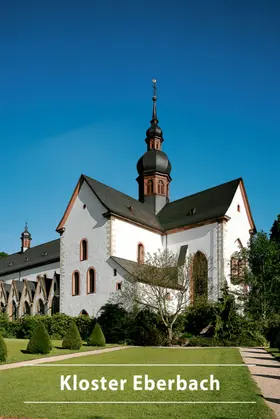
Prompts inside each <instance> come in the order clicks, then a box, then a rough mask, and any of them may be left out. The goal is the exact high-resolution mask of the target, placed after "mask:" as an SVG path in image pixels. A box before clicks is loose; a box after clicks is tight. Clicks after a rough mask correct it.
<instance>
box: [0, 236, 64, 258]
mask: <svg viewBox="0 0 280 419" xmlns="http://www.w3.org/2000/svg"><path fill="white" fill-rule="evenodd" d="M58 240H60V238H58V239H54V240H50V241H48V242H45V243H41V244H37V245H36V246H32V247H30V248H29V249H27V250H26V251H25V252H27V251H28V250H33V249H37V247H40V246H44V245H46V244H49V243H53V242H55V241H58ZM25 252H15V253H11V254H9V255H7V256H5V257H3V258H1V260H5V259H7V258H9V257H11V256H15V255H23V254H24V253H25Z"/></svg>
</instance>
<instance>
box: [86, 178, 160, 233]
mask: <svg viewBox="0 0 280 419" xmlns="http://www.w3.org/2000/svg"><path fill="white" fill-rule="evenodd" d="M83 177H84V179H85V180H86V182H87V183H88V185H89V186H90V188H91V189H92V191H93V192H94V193H95V195H96V196H97V197H98V198H99V200H100V201H101V203H102V204H103V205H104V206H105V207H106V208H107V210H108V211H109V212H111V213H113V214H116V215H120V216H121V217H124V218H127V219H129V220H131V221H135V222H136V223H139V224H142V225H144V226H147V227H151V228H153V229H156V230H161V231H162V230H163V228H162V226H161V225H160V222H159V220H158V218H157V216H156V215H155V214H153V213H152V211H151V209H150V207H149V206H148V205H147V204H143V203H142V202H139V201H137V200H136V199H134V198H131V197H130V196H128V195H125V194H123V193H122V192H119V191H117V190H116V189H113V188H110V187H109V186H107V185H104V184H103V183H101V182H98V181H97V180H95V179H91V178H90V177H88V176H84V175H83Z"/></svg>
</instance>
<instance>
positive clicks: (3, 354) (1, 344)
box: [0, 333, 7, 362]
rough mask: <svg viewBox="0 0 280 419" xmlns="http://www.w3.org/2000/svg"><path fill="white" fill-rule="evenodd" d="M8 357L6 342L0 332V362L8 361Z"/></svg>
mask: <svg viewBox="0 0 280 419" xmlns="http://www.w3.org/2000/svg"><path fill="white" fill-rule="evenodd" d="M6 358H7V347H6V343H5V341H4V339H3V337H2V335H1V333H0V362H4V361H6Z"/></svg>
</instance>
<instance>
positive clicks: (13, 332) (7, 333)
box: [0, 313, 19, 338]
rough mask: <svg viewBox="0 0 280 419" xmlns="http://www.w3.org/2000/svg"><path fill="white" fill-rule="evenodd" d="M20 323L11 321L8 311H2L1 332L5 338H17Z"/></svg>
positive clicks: (0, 318)
mask: <svg viewBox="0 0 280 419" xmlns="http://www.w3.org/2000/svg"><path fill="white" fill-rule="evenodd" d="M18 330H19V325H18V324H17V323H16V322H10V321H9V317H8V314H7V313H0V333H1V334H2V336H3V337H4V338H16V337H17V333H18Z"/></svg>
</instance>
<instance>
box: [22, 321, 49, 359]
mask: <svg viewBox="0 0 280 419" xmlns="http://www.w3.org/2000/svg"><path fill="white" fill-rule="evenodd" d="M51 349H52V343H51V340H50V337H49V334H48V332H47V329H46V328H45V325H44V323H43V322H41V321H39V322H38V324H37V326H36V328H35V329H34V331H33V333H32V336H31V338H30V340H29V342H28V345H27V352H29V353H31V354H48V353H49V352H50V351H51Z"/></svg>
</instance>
